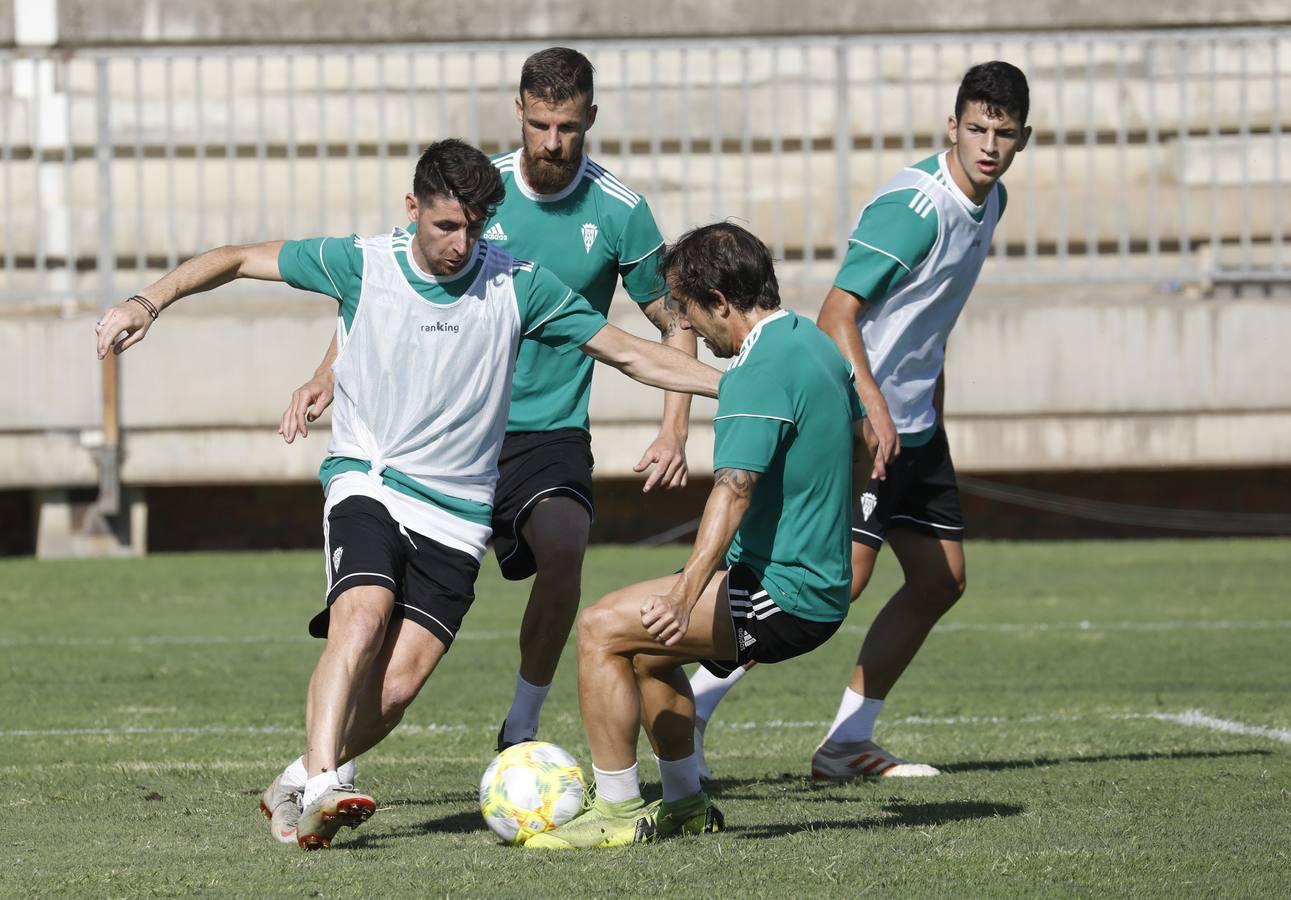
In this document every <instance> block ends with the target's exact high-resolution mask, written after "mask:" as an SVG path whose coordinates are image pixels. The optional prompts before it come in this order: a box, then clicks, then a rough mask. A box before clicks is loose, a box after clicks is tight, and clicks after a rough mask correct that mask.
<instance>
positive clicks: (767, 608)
mask: <svg viewBox="0 0 1291 900" xmlns="http://www.w3.org/2000/svg"><path fill="white" fill-rule="evenodd" d="M726 596H727V602H728V603H730V606H731V624H732V625H734V626H735V646H736V647H738V648H739V650H738V655H737V658H736V659H723V660H717V659H701V660H700V661H699V664H700V665H701V666H703V667H704V668H705V669H707V670H708V671H710V672H712V673H713V674H714V675H716V676H717V677H718V678H725V677H726V676H727V675H729V674H731V673H732V672H734V671H735V670H736V669H737V668H739V667H740V666H742V665H744V664H745V663H747V662H749V661H750V660H752V661H753V662H760V663H776V662H783V661H784V660H786V659H793V658H794V657H795V656H801V655H802V654H804V653H807V652H808V651H811V650H815V649H816V648H817V647H819V646H820V645H821V644H823V643H825V641H827V640H829V639H830V638H831V637H832V636H833V634H834V632H835V631H837V630H838V628H839V626H840V625H842V624H843V620H842V619H839V620H838V621H837V622H813V621H811V620H810V619H800V618H798V617H797V616H795V615H793V614H792V613H787V612H785V611H784V610H783V609H781V608H780V607H779V606H777V605H776V602H775V601H774V600H772V599H771V597H770V595H769V594H767V592H766V591H765V590H764V589H763V588H762V585H761V583H759V582H758V579H757V576H756V575H754V574H753V570H752V569H750V568H749V567H748V566H742V565H740V564H739V563H736V564H735V565H733V566H731V570H730V572H728V573H727V575H726Z"/></svg>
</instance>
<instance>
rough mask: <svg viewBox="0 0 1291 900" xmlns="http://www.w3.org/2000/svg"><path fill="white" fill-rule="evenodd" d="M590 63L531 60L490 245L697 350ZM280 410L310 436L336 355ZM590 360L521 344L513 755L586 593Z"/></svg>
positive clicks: (509, 495) (504, 522)
mask: <svg viewBox="0 0 1291 900" xmlns="http://www.w3.org/2000/svg"><path fill="white" fill-rule="evenodd" d="M593 99H594V97H593V70H592V64H591V63H590V62H589V61H588V60H587V58H586V57H584V56H583V55H582V54H581V53H578V52H577V51H575V50H570V49H568V48H564V47H553V48H549V49H547V50H542V51H540V52H538V53H535V54H533V55H532V56H530V57H529V58H528V59H527V60H525V63H524V66H523V68H522V69H521V72H520V89H519V96H518V97H517V98H516V115H517V117H518V118H519V120H520V133H521V138H522V141H521V146H520V148H519V149H517V150H515V151H512V152H509V153H504V154H501V155H499V156H497V157H494V159H493V163H494V165H495V166H497V168H498V171H499V172H500V173H501V175H502V180H503V183H504V184H505V185H506V197H505V199H504V200H503V201H502V202H501V203H500V204H499V205H498V207H497V209H496V211H495V212H494V213H493V214H492V215H491V216H490V218H489V220H488V222H487V223H486V226H485V230H484V239H485V240H486V241H488V242H489V243H490V244H492V245H494V246H499V247H505V248H506V249H507V250H508V251H509V252H511V253H513V254H515V255H516V256H521V257H524V258H525V259H532V260H535V261H536V262H538V263H539V264H540V265H542V266H543V267H544V268H546V269H548V270H550V271H551V272H553V273H554V274H555V275H556V276H557V277H558V278H559V279H560V280H561V281H562V282H564V283H565V284H567V285H569V286H570V287H572V288H573V289H574V291H575V292H577V293H579V294H581V295H582V296H583V297H585V298H586V299H587V301H588V302H589V303H590V304H591V305H592V307H593V308H594V309H596V310H597V311H598V312H600V313H602V314H603V315H608V311H609V307H610V301H611V300H612V298H613V296H614V292H615V288H616V287H617V285H618V284H619V282H620V281H621V282H622V284H623V288H624V290H625V291H626V293H627V294H628V296H629V297H631V298H632V300H633V301H635V302H636V303H637V305H638V306H639V307H640V309H641V311H642V312H643V313H644V314H645V315H646V316H647V317H648V318H649V319H650V321H651V322H653V323H654V324H655V326H657V327H658V329H659V332H660V336H661V340H662V342H663V343H664V344H667V345H669V346H672V347H675V348H677V349H678V350H681V351H682V352H684V353H687V354H689V355H690V356H694V355H695V338H694V335H693V334H692V333H691V332H689V331H687V330H684V329H681V328H679V327H678V324H677V316H676V312H675V310H674V309H673V308H672V306H671V304H670V303H669V301H668V300H667V298H665V297H664V296H663V294H664V284H663V280H662V277H661V275H660V273H659V258H660V256H661V255H662V251H663V237H662V235H660V233H659V229H658V227H657V226H656V225H655V221H654V216H653V215H652V214H651V212H650V207H649V205H648V204H647V203H646V201H645V198H644V197H642V196H641V195H639V194H637V193H636V192H634V191H633V190H632V189H631V188H629V187H627V186H626V185H625V184H624V183H623V182H622V181H620V180H619V179H618V178H616V177H615V176H614V175H613V174H611V173H610V172H609V171H607V170H606V169H605V168H604V167H603V166H601V165H599V164H598V163H596V162H595V161H594V160H592V159H590V158H589V157H588V156H587V154H586V153H585V152H584V148H583V144H584V139H585V137H586V135H587V132H588V130H589V129H591V128H592V126H593V125H594V124H595V122H596V111H597V108H596V105H595V103H594V102H593ZM334 348H335V345H334V344H333V351H329V355H328V356H327V357H326V358H324V361H323V364H322V366H320V368H319V370H318V372H316V373H315V377H314V379H313V380H311V381H310V382H309V383H307V384H306V385H304V386H303V387H301V388H300V389H299V390H297V391H296V393H295V394H294V396H293V398H292V405H291V406H290V407H289V408H288V410H287V412H286V413H285V414H284V416H283V426H282V433H283V435H284V437H286V439H287V440H288V442H290V441H291V440H292V438H293V437H294V435H295V434H296V433H307V428H308V422H309V420H310V419H311V418H313V417H316V416H317V415H318V414H319V413H321V411H322V409H323V408H324V407H325V406H326V405H327V402H328V399H329V397H330V394H331V377H332V376H331V372H330V368H329V367H330V364H331V352H334ZM591 386H592V361H591V360H590V359H588V358H586V357H582V356H578V355H577V354H571V355H563V354H561V353H559V352H557V351H555V350H552V349H550V348H548V347H546V346H541V345H540V344H539V343H538V342H534V341H530V342H526V343H525V344H522V345H521V347H520V356H519V359H518V360H517V361H516V372H515V380H514V383H513V387H512V394H511V414H510V418H509V419H508V421H507V435H506V439H505V440H504V442H503V445H502V455H501V459H500V461H499V470H500V473H501V475H500V479H499V481H498V489H497V494H496V497H495V500H494V505H493V521H492V525H493V547H494V553H495V554H496V556H497V560H498V565H499V567H500V568H501V570H502V574H503V576H504V577H506V578H508V579H510V580H522V579H525V578H529V577H530V576H535V577H534V582H533V587H532V589H531V591H530V595H529V603H528V606H527V607H526V609H525V614H524V619H523V621H522V623H521V627H520V671H519V674H518V675H517V678H516V688H515V694H514V698H513V700H512V703H511V707H510V709H509V710H508V711H507V713H506V716H505V718H504V720H503V723H502V727H501V729H500V730H499V732H498V741H497V747H498V749H499V750H502V749H505V748H506V747H509V746H511V745H512V744H516V743H519V742H521V741H527V740H532V739H533V738H534V737H536V736H537V734H538V725H539V716H540V713H541V711H542V706H543V703H544V701H545V700H546V696H547V692H548V689H549V688H550V687H551V682H552V679H553V678H554V676H555V673H556V667H557V664H558V663H559V661H560V654H561V651H562V650H563V649H564V646H565V642H566V639H567V638H568V636H569V631H570V628H571V627H572V625H573V622H574V615H575V614H576V613H577V611H578V605H579V600H580V597H581V581H582V567H583V556H584V553H585V552H586V549H587V540H588V532H589V529H590V527H591V522H592V516H593V512H594V507H593V502H592V453H591V442H590V436H589V434H588V427H589V421H588V414H587V407H588V401H589V399H590V397H591ZM689 419H690V397H689V395H687V394H680V393H669V394H666V395H665V399H664V413H663V422H662V425H661V427H660V430H659V435H658V437H657V438H656V439H655V440H654V442H653V443H652V444H651V445H650V446H649V447H648V448H647V449H646V451H645V453H644V455H643V456H642V457H641V460H640V462H639V463H638V464H637V466H636V469H637V471H644V470H645V469H647V468H649V467H651V466H653V467H654V470H653V472H651V474H650V475H649V477H648V478H647V480H646V483H645V486H644V487H645V490H647V491H649V490H650V489H651V488H653V487H654V486H656V485H660V484H661V485H664V486H665V487H681V486H684V485H685V484H686V476H687V469H686V456H685V445H686V436H687V432H688V429H689Z"/></svg>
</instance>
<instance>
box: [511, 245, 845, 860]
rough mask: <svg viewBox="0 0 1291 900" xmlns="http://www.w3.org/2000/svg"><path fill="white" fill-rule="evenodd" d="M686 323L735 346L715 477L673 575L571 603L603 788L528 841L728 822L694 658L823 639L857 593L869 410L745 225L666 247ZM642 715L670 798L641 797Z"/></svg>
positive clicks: (775, 651) (738, 660)
mask: <svg viewBox="0 0 1291 900" xmlns="http://www.w3.org/2000/svg"><path fill="white" fill-rule="evenodd" d="M663 267H664V271H665V273H666V274H667V280H668V286H669V288H670V290H671V294H672V297H673V298H674V299H675V300H676V302H677V303H678V306H679V308H680V311H681V313H682V316H683V319H682V321H683V323H684V327H687V328H692V329H694V330H695V331H696V332H698V334H699V335H700V337H702V338H703V339H704V343H705V344H706V345H707V346H708V347H709V349H710V350H712V351H713V354H714V355H715V356H718V357H724V358H730V359H731V360H732V361H731V364H730V367H729V368H728V369H727V370H726V374H725V375H723V376H722V382H721V385H720V387H719V389H718V395H717V415H716V416H715V417H714V420H713V429H714V437H715V442H714V447H713V470H714V484H713V489H712V492H711V493H710V494H709V498H708V502H707V504H706V505H705V506H704V514H703V518H702V520H701V522H700V525H699V533H698V536H697V537H696V539H695V546H694V549H693V550H692V551H691V554H690V558H689V560H687V562H686V565H685V567H684V568H683V569H682V571H681V573H680V574H679V575H671V576H667V577H664V578H656V579H654V580H653V581H645V582H641V583H640V584H634V585H631V586H629V587H625V588H623V589H622V590H619V591H616V592H614V593H612V594H610V595H608V596H606V597H603V598H602V599H601V600H600V602H598V603H597V604H596V605H595V606H592V607H589V608H588V609H585V610H583V612H582V613H581V614H580V616H579V618H578V694H579V702H580V706H581V708H582V713H583V726H584V727H585V728H586V729H587V737H588V743H589V744H590V746H591V752H592V770H593V774H594V776H595V779H596V800H595V802H594V803H593V805H592V807H591V808H590V809H589V810H587V811H586V812H584V813H583V814H582V815H580V816H578V817H576V818H574V819H573V820H571V821H570V822H567V823H566V824H564V825H562V826H560V827H559V828H556V829H555V830H554V831H551V832H547V833H543V834H538V835H535V836H533V837H532V838H530V839H529V840H528V841H527V842H526V843H525V847H526V848H532V849H551V850H579V849H594V848H605V847H617V846H622V845H625V844H632V843H640V842H643V841H649V840H653V839H654V838H656V837H670V836H673V835H677V834H702V833H705V832H712V831H719V830H721V828H722V827H723V824H724V823H723V818H722V814H721V813H720V812H718V811H717V809H716V808H715V807H714V806H713V804H712V803H711V801H710V800H709V798H708V796H707V795H706V794H705V793H704V792H703V790H701V788H700V782H699V763H698V760H697V759H696V758H695V755H694V743H693V742H694V733H695V725H694V715H695V708H694V703H693V699H692V697H691V694H690V689H689V685H688V682H687V681H686V673H685V671H684V670H683V669H682V665H683V664H684V663H689V662H696V661H699V662H702V663H703V665H704V666H705V667H706V669H710V670H712V671H715V672H722V673H725V672H729V671H731V670H732V669H735V668H738V667H739V666H741V665H744V664H746V663H748V662H750V661H758V662H765V663H775V662H780V661H782V660H786V659H792V658H793V657H795V656H799V655H801V654H803V653H807V652H809V651H810V650H813V649H815V648H816V647H818V646H820V644H822V643H824V642H825V641H826V640H827V639H828V638H829V637H830V636H831V635H832V634H833V633H834V632H835V631H837V630H838V627H839V625H841V624H842V622H843V617H844V616H846V615H847V609H848V605H849V603H850V598H849V595H848V582H849V579H850V574H851V573H850V561H849V559H848V540H847V522H848V517H849V515H850V511H851V506H852V496H853V495H852V484H853V473H852V468H853V459H854V456H855V459H856V461H858V462H859V461H868V460H867V458H866V457H865V455H864V453H863V452H855V453H854V451H861V449H862V448H863V438H862V434H861V417H862V416H863V414H864V411H863V410H862V409H861V405H860V403H859V401H858V398H857V394H856V390H855V389H854V388H853V386H852V373H851V366H850V365H848V363H847V361H846V360H844V359H843V356H842V354H840V353H839V352H838V348H837V347H836V346H834V344H833V343H832V342H831V341H830V339H829V338H828V337H827V336H826V335H825V334H823V333H822V332H821V331H820V329H819V328H817V327H816V326H815V325H814V324H812V323H811V322H810V321H809V320H807V319H803V318H801V317H800V316H798V315H796V314H794V313H793V312H790V311H788V310H784V309H781V308H780V297H779V290H778V286H777V283H776V277H775V269H774V267H773V266H772V262H771V254H770V253H769V252H768V251H767V249H766V246H765V245H763V244H762V242H761V241H759V240H758V239H757V238H756V237H754V236H753V235H752V234H750V233H749V232H747V231H745V230H744V229H743V228H740V227H739V226H737V225H732V224H729V223H719V224H716V225H707V226H705V227H703V228H697V229H695V230H694V231H692V232H690V233H688V234H686V235H684V236H683V237H682V238H681V240H679V241H678V242H677V243H676V244H675V245H673V246H672V247H670V248H669V249H668V251H667V253H666V255H665V256H664V261H663ZM642 726H644V727H645V730H646V733H647V735H648V736H649V738H650V744H651V746H652V747H653V748H654V752H655V756H656V758H657V760H658V763H659V773H660V776H661V778H662V781H663V801H662V803H661V804H660V805H659V806H658V807H654V806H648V805H647V804H646V803H645V802H644V801H643V800H642V799H641V786H640V780H639V778H638V774H637V761H636V748H637V737H638V733H639V730H640V728H641V727H642Z"/></svg>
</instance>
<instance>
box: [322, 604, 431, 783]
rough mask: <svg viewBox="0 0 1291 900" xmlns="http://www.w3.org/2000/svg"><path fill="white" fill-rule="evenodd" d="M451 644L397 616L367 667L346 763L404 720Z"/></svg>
mask: <svg viewBox="0 0 1291 900" xmlns="http://www.w3.org/2000/svg"><path fill="white" fill-rule="evenodd" d="M447 652H448V648H447V647H446V646H445V645H444V642H443V641H441V640H440V639H439V638H438V637H436V636H435V635H434V634H432V633H431V632H430V631H427V630H426V629H425V628H423V627H421V626H420V625H418V624H417V623H416V622H410V621H409V620H408V619H395V620H394V621H392V622H391V623H390V625H389V627H388V628H387V629H386V639H385V644H384V645H383V646H382V647H381V652H380V653H379V654H378V655H377V658H376V659H375V660H374V661H373V663H372V667H371V668H370V669H369V670H368V677H367V679H366V680H365V681H364V683H363V687H362V688H361V689H360V691H359V694H358V697H357V698H356V700H355V703H354V708H353V710H352V712H351V715H350V718H349V721H348V722H347V724H346V726H345V733H344V738H343V740H342V742H341V751H340V755H339V759H340V761H341V763H342V764H344V763H345V762H348V761H350V760H353V759H355V758H356V757H358V756H359V755H360V754H363V753H366V752H367V751H368V750H370V749H372V748H373V747H375V746H376V745H377V744H379V743H380V742H381V741H382V740H383V739H384V738H385V737H386V736H387V735H388V734H390V732H392V731H394V730H395V728H396V727H397V726H398V725H399V723H400V722H401V721H402V720H403V714H404V712H405V710H407V708H408V706H409V705H411V703H412V701H413V700H415V699H416V698H417V694H418V693H419V692H420V691H421V688H422V686H423V685H424V684H425V683H426V679H427V678H429V677H430V675H431V673H432V672H434V671H435V667H436V666H437V665H439V661H440V660H441V659H443V658H444V654H445V653H447Z"/></svg>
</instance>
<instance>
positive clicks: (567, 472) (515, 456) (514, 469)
mask: <svg viewBox="0 0 1291 900" xmlns="http://www.w3.org/2000/svg"><path fill="white" fill-rule="evenodd" d="M593 464H594V463H593V460H592V439H591V436H590V435H588V433H587V432H586V431H584V430H583V429H581V428H559V429H557V430H556V431H517V432H514V433H511V434H508V435H507V436H506V439H505V440H504V441H503V442H502V454H501V456H499V457H498V487H497V491H496V492H495V493H494V496H493V553H494V554H495V555H496V556H497V558H498V568H500V569H501V570H502V577H503V578H506V579H508V580H509V581H520V580H521V579H524V578H528V577H529V576H530V575H532V574H533V573H534V572H536V571H538V564H537V563H536V562H535V561H534V558H533V551H532V550H530V549H529V545H528V544H527V543H525V539H524V537H523V536H521V534H520V530H521V529H522V528H524V523H525V522H526V521H528V519H529V514H530V513H532V512H533V508H534V505H535V504H536V503H538V501H540V500H547V499H549V498H551V497H568V498H570V499H571V500H573V501H575V502H576V503H579V504H581V505H582V506H584V507H585V508H586V509H587V515H588V516H589V517H592V518H595V516H596V510H595V508H594V507H593V506H592V466H593Z"/></svg>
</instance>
